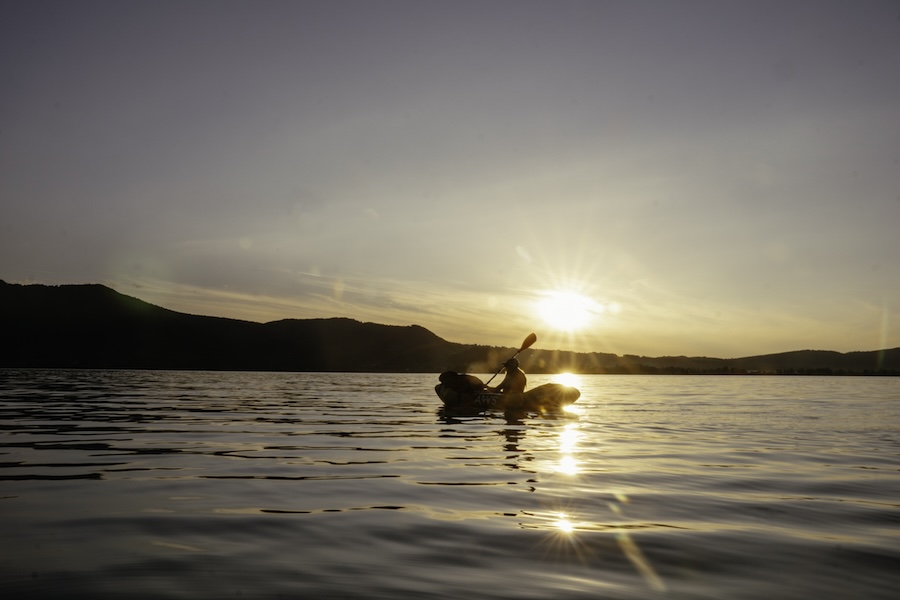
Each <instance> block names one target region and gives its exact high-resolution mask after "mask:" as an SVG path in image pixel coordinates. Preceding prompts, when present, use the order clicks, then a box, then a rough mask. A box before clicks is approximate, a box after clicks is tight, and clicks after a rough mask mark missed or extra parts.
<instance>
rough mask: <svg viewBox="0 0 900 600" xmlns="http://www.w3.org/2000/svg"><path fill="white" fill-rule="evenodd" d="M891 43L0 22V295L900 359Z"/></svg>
mask: <svg viewBox="0 0 900 600" xmlns="http://www.w3.org/2000/svg"><path fill="white" fill-rule="evenodd" d="M223 7H224V8H223ZM510 14H514V15H515V19H512V20H511V19H510ZM898 23H900V14H898V9H897V5H896V4H895V3H890V2H874V1H872V2H870V1H864V2H859V3H857V2H854V3H847V2H840V1H831V0H820V1H816V2H803V1H801V2H796V3H795V2H791V3H787V4H784V3H767V2H746V3H710V2H693V1H691V0H688V1H686V2H677V3H672V2H658V3H657V2H649V3H632V2H615V1H612V2H593V1H588V2H581V1H578V0H561V1H560V2H532V1H529V0H516V1H509V2H504V1H499V2H489V3H483V2H474V1H472V2H469V1H467V0H461V1H459V2H443V3H442V2H415V1H405V0H386V1H384V2H363V1H354V0H348V1H346V2H339V3H328V2H324V3H317V2H269V1H267V0H262V1H260V2H252V3H245V2H233V3H232V2H229V1H228V0H223V1H220V2H203V1H198V2H190V3H155V2H145V3H89V4H87V5H85V4H84V3H67V2H56V3H53V2H51V3H37V4H35V3H29V2H19V3H5V4H4V5H3V6H2V8H0V66H2V67H3V69H4V71H3V72H4V94H2V95H0V130H2V132H3V133H2V136H0V156H2V157H3V160H0V198H2V201H0V226H2V227H3V228H4V229H3V230H2V232H0V279H3V280H5V281H9V282H18V283H28V282H38V283H47V284H60V283H91V282H97V283H106V284H107V285H110V286H111V287H113V288H115V289H117V290H118V291H120V292H122V293H125V294H129V295H133V296H137V297H138V298H141V299H144V300H147V301H150V302H153V303H156V304H160V305H162V306H165V307H168V308H172V309H174V310H181V311H185V312H191V313H199V314H210V315H217V316H227V317H234V318H245V319H250V320H255V321H266V320H275V319H283V318H310V317H331V316H345V317H351V318H356V319H359V320H364V321H373V322H379V323H387V324H398V325H408V324H413V323H414V324H418V325H421V326H423V327H426V328H428V329H430V330H431V331H433V332H435V333H436V334H438V335H439V336H441V337H443V338H445V339H447V340H450V341H454V342H462V343H478V344H490V345H509V346H512V345H515V344H516V343H518V341H519V340H521V339H522V337H523V336H524V335H525V334H526V333H528V332H531V331H534V332H536V333H537V334H538V339H539V341H538V344H537V345H536V347H539V348H546V349H553V348H562V349H573V350H585V351H588V350H594V351H601V352H613V353H617V354H624V353H633V354H644V355H662V354H690V355H708V356H720V357H734V356H747V355H753V354H762V353H769V352H780V351H786V350H795V349H803V348H822V349H833V350H839V351H850V350H871V349H876V348H882V347H896V346H900V330H898V327H897V322H898V319H897V317H896V315H897V311H898V307H900V261H898V260H897V257H898V256H900V236H898V235H897V233H896V229H897V224H898V223H900V179H898V176H897V173H900V162H898V161H900V132H898V129H897V128H898V123H900V108H898V107H900V61H897V56H900V31H898ZM761 40H764V42H761Z"/></svg>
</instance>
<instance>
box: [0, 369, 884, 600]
mask: <svg viewBox="0 0 900 600" xmlns="http://www.w3.org/2000/svg"><path fill="white" fill-rule="evenodd" d="M549 379H550V378H548V377H538V376H532V377H531V381H530V384H531V385H537V384H539V383H541V382H543V381H547V380H549ZM434 383H436V376H431V375H356V374H349V375H348V374H284V373H206V372H128V371H114V372H96V371H0V419H2V421H0V518H2V530H0V531H2V533H0V589H2V590H3V596H4V597H6V598H126V597H127V598H191V599H195V598H232V597H239V596H243V597H245V598H448V599H449V598H454V599H456V598H473V599H474V598H479V599H480V598H541V599H544V598H554V599H566V598H717V599H718V598H766V599H775V598H896V597H897V594H898V593H900V592H898V589H900V535H898V534H900V379H892V378H809V377H661V376H660V377H645V376H582V377H580V379H579V380H578V381H577V382H575V385H576V386H577V387H579V388H580V389H581V390H582V398H581V399H580V400H579V401H578V403H577V404H576V405H575V406H574V410H572V411H569V412H565V413H563V414H558V415H534V414H532V415H519V416H512V415H510V416H504V415H481V416H458V417H448V416H446V415H442V414H440V411H439V408H440V403H439V400H438V398H437V397H436V396H435V394H434V392H433V389H432V387H433V385H434Z"/></svg>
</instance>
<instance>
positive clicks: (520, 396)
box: [434, 371, 581, 411]
mask: <svg viewBox="0 0 900 600" xmlns="http://www.w3.org/2000/svg"><path fill="white" fill-rule="evenodd" d="M434 391H435V392H436V393H437V395H438V398H440V399H441V401H442V402H443V403H444V406H445V407H446V408H452V409H469V410H471V409H475V410H482V411H484V410H524V411H544V410H559V409H561V408H563V407H564V406H568V405H569V404H572V403H574V402H575V401H576V400H578V398H579V397H580V396H581V392H580V391H578V390H577V389H576V388H573V387H569V386H566V385H562V384H561V383H545V384H543V385H539V386H537V387H536V388H532V389H530V390H527V391H525V392H521V393H517V392H507V393H505V394H502V393H499V392H490V391H487V390H485V389H484V385H483V384H482V383H481V380H480V379H478V378H477V377H475V376H473V375H465V374H461V373H454V372H452V371H447V372H445V373H442V374H441V383H439V384H437V385H436V386H434Z"/></svg>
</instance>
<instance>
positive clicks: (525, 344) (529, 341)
mask: <svg viewBox="0 0 900 600" xmlns="http://www.w3.org/2000/svg"><path fill="white" fill-rule="evenodd" d="M536 341H537V336H536V335H535V334H533V333H529V334H528V337H526V338H525V341H523V342H522V345H521V346H520V347H519V349H518V350H516V353H515V354H513V355H512V356H511V357H509V359H507V360H512V359H513V358H515V357H517V356H518V355H519V352H521V351H522V350H524V349H525V348H531V345H532V344H533V343H535V342H536ZM504 364H505V363H504ZM502 370H503V365H500V368H499V369H497V372H496V373H494V375H493V376H492V377H491V378H490V379H488V381H487V383H486V384H484V385H485V386H487V384H488V383H490V382H492V381H493V380H494V377H496V376H497V375H499V374H500V371H502Z"/></svg>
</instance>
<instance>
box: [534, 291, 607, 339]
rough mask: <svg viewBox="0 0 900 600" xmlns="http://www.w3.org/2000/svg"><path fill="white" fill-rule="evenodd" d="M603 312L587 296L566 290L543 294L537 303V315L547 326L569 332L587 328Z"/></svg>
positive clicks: (600, 307)
mask: <svg viewBox="0 0 900 600" xmlns="http://www.w3.org/2000/svg"><path fill="white" fill-rule="evenodd" d="M603 310H604V309H603V306H602V305H600V304H597V303H596V302H594V301H593V300H591V299H590V298H588V297H587V296H585V295H583V294H579V293H578V292H572V291H567V290H556V291H549V292H544V293H542V294H541V298H540V300H538V302H537V313H538V315H539V316H540V317H541V318H542V319H543V320H544V321H545V322H546V323H547V325H550V326H551V327H553V328H554V329H559V330H561V331H569V332H572V331H578V330H580V329H583V328H585V327H587V326H588V325H590V323H591V321H592V320H593V319H594V317H595V316H596V315H597V314H599V313H601V312H603Z"/></svg>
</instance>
